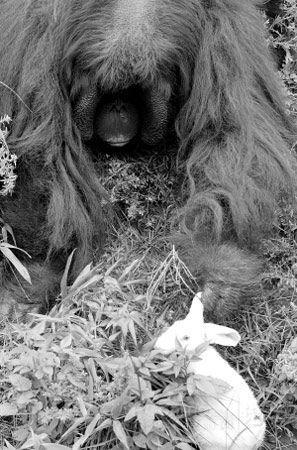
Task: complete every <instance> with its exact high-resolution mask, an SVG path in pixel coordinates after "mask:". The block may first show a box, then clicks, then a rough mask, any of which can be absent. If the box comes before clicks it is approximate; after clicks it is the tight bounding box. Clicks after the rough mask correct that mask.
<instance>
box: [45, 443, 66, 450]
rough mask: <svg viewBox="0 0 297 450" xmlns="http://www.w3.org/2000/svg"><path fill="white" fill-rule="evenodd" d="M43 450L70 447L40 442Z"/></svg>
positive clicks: (60, 449) (62, 449)
mask: <svg viewBox="0 0 297 450" xmlns="http://www.w3.org/2000/svg"><path fill="white" fill-rule="evenodd" d="M42 447H43V448H44V450H71V447H66V446H65V445H60V444H42Z"/></svg>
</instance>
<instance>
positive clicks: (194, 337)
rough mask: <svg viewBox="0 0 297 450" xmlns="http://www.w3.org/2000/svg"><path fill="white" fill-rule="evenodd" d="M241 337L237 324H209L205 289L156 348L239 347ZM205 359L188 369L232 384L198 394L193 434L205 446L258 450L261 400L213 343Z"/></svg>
mask: <svg viewBox="0 0 297 450" xmlns="http://www.w3.org/2000/svg"><path fill="white" fill-rule="evenodd" d="M239 340H240V335H239V333H238V332H237V331H235V330H233V329H232V328H228V327H224V326H221V325H215V324H213V323H204V319H203V305H202V302H201V293H199V294H197V295H196V296H195V297H194V299H193V303H192V306H191V309H190V311H189V314H188V315H187V316H186V318H185V319H184V320H178V321H176V322H175V323H174V324H173V325H172V326H171V327H170V328H169V329H168V330H166V331H165V332H164V333H163V334H162V335H161V336H160V337H159V338H158V339H157V341H156V344H155V347H156V348H157V349H160V350H162V351H164V352H172V351H174V350H175V349H176V344H177V343H179V345H181V346H182V347H183V348H185V349H186V350H189V351H192V350H195V348H196V347H198V345H200V344H202V343H204V342H209V344H220V345H224V346H235V345H237V344H238V342H239ZM200 357H201V359H199V360H198V361H192V362H191V363H190V364H189V367H188V372H189V373H190V372H191V373H194V374H196V375H199V376H201V375H202V376H207V377H211V378H214V385H215V379H217V380H222V381H224V382H225V383H227V384H228V385H229V386H230V389H228V390H227V391H225V392H224V393H223V394H221V395H219V396H218V397H214V396H211V395H206V394H205V395H203V397H202V396H199V399H198V398H197V412H198V414H197V416H194V419H193V424H192V426H193V431H194V436H195V439H196V441H197V444H198V445H199V448H200V449H201V450H206V449H207V450H251V449H258V448H259V447H260V446H261V445H262V443H263V439H264V435H265V420H264V417H263V414H262V412H261V410H260V408H259V405H258V403H257V400H256V398H255V396H254V394H253V393H252V391H251V389H250V388H249V386H248V385H247V383H246V382H245V381H244V379H243V378H242V376H241V375H239V373H238V372H236V370H234V369H233V368H232V367H231V366H230V365H229V364H228V363H227V361H225V360H224V359H223V358H222V357H221V355H220V354H219V353H218V352H217V351H216V350H215V349H214V348H213V347H212V346H211V345H209V346H208V347H207V348H206V350H205V351H204V352H203V353H202V354H201V355H200Z"/></svg>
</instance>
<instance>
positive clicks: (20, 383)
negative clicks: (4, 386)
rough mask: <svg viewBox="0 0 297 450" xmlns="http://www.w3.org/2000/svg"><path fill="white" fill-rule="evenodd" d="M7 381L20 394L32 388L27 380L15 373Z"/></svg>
mask: <svg viewBox="0 0 297 450" xmlns="http://www.w3.org/2000/svg"><path fill="white" fill-rule="evenodd" d="M8 380H9V382H10V383H11V384H12V385H13V387H15V389H16V390H17V391H20V392H25V391H29V390H30V389H31V387H32V383H31V381H30V380H29V379H28V378H26V377H23V376H22V375H19V374H17V373H15V374H11V375H9V377H8Z"/></svg>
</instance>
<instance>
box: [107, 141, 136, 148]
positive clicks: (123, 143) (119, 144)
mask: <svg viewBox="0 0 297 450" xmlns="http://www.w3.org/2000/svg"><path fill="white" fill-rule="evenodd" d="M106 142H107V143H108V145H110V146H111V147H124V146H125V145H127V144H128V143H129V142H130V139H127V140H126V141H119V142H114V141H106Z"/></svg>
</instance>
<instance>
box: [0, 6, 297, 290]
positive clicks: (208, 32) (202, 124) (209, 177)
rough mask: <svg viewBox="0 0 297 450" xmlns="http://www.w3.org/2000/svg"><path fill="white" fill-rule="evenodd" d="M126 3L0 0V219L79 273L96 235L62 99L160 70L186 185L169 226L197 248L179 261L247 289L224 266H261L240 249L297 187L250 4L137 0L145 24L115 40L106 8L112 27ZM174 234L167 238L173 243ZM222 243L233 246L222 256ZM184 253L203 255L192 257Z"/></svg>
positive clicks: (96, 200) (154, 78) (90, 188)
mask: <svg viewBox="0 0 297 450" xmlns="http://www.w3.org/2000/svg"><path fill="white" fill-rule="evenodd" d="M128 3H129V2H126V1H125V0H121V1H114V0H101V1H98V0H97V1H95V0H30V1H28V0H2V1H0V9H1V15H0V33H1V39H0V82H2V83H5V86H4V84H2V85H0V114H8V115H10V116H11V117H12V118H13V129H12V133H11V135H10V137H9V141H8V143H9V147H10V149H11V151H13V152H15V153H16V154H17V155H18V157H19V179H18V183H17V189H16V192H15V194H14V195H13V197H12V198H8V199H4V200H3V201H2V202H1V203H2V206H1V208H2V214H3V218H4V219H5V221H6V222H8V223H10V224H11V226H12V227H13V229H14V232H15V234H16V237H17V239H18V235H19V236H20V241H18V244H19V245H20V246H21V247H24V248H25V249H28V251H29V252H30V253H31V254H32V252H33V256H34V257H35V259H36V260H37V261H41V260H43V259H44V249H46V258H47V264H53V263H51V261H54V260H55V258H58V256H59V257H60V256H61V255H67V254H69V252H70V250H71V249H72V248H74V247H78V249H79V251H78V253H77V255H76V267H75V270H79V268H80V267H82V266H83V265H84V264H85V263H86V262H88V261H89V259H90V251H91V247H92V244H93V243H94V242H96V245H98V241H102V239H103V229H104V227H103V223H104V220H103V217H102V211H101V206H100V203H101V199H102V196H103V195H104V194H103V190H102V187H101V185H100V181H99V177H98V174H97V173H96V171H95V166H94V164H93V162H92V161H91V158H90V157H89V155H88V152H87V151H86V149H85V146H84V144H83V142H82V138H81V135H80V132H79V130H78V128H77V127H76V125H75V123H74V121H73V111H72V100H73V98H75V96H76V94H77V93H78V92H79V91H80V90H81V89H82V88H83V85H84V83H89V82H90V78H91V80H92V82H93V83H96V84H98V85H99V86H101V88H102V90H106V91H108V90H116V89H118V88H119V86H120V87H121V88H124V87H127V86H129V85H130V84H131V83H133V82H135V80H137V82H138V83H158V80H159V78H160V76H161V74H162V76H164V74H165V76H166V77H167V79H171V78H172V76H173V75H172V73H173V71H175V72H176V71H177V73H178V86H176V84H175V85H174V86H173V89H175V90H176V91H177V92H176V94H178V98H179V99H180V104H179V105H178V106H179V110H178V113H177V114H176V117H175V118H174V121H175V129H176V136H177V141H178V144H177V149H176V150H177V151H176V153H177V156H178V157H179V158H181V159H183V160H184V161H185V162H186V163H185V167H186V174H187V176H188V181H189V195H188V201H187V203H186V204H185V206H184V208H183V210H182V211H181V213H180V223H181V230H182V232H183V233H185V234H186V235H187V236H188V238H187V239H188V240H190V241H191V242H195V243H196V244H195V245H197V246H198V247H197V254H196V256H194V255H192V256H191V257H188V262H189V264H190V265H191V264H192V265H193V266H195V270H196V269H197V270H198V271H200V272H201V264H202V265H203V271H202V272H203V283H204V284H205V285H207V283H210V285H213V284H217V285H218V286H219V285H220V283H222V280H221V279H220V277H221V273H222V271H221V267H222V264H227V266H228V268H229V269H228V270H226V271H225V272H224V284H226V285H228V283H229V281H230V283H231V285H236V286H237V285H238V288H239V289H240V284H241V281H243V284H244V289H245V290H246V286H247V285H248V284H249V282H248V280H246V275H243V276H242V275H240V273H239V271H238V270H237V268H236V272H235V273H236V276H235V277H234V272H232V267H234V264H235V265H236V261H242V260H243V261H246V263H244V264H243V265H241V264H239V266H240V267H242V270H243V271H244V270H245V268H246V267H249V268H252V269H251V270H250V271H248V273H249V274H250V276H251V277H253V278H254V279H255V276H256V275H257V274H258V273H259V270H260V266H259V264H258V263H257V262H256V260H255V258H254V257H250V254H249V253H246V251H247V252H249V251H250V250H251V249H255V247H256V246H257V245H258V242H259V239H260V238H261V236H263V234H265V233H267V232H268V231H269V230H270V229H271V226H272V219H273V214H274V210H275V205H276V203H277V201H278V199H279V198H280V197H281V196H282V195H283V194H285V195H286V196H288V197H289V196H291V195H292V194H293V193H295V187H296V183H295V178H296V175H295V159H294V157H293V156H292V154H291V147H292V142H293V141H294V139H295V137H294V136H295V135H294V133H295V130H294V129H293V127H292V125H291V123H290V120H289V118H288V115H287V113H286V110H285V105H284V98H283V89H282V87H281V85H280V81H279V78H278V75H277V74H276V73H275V68H274V63H273V60H272V58H271V56H270V55H269V51H268V48H267V45H266V42H265V38H264V25H263V21H262V18H261V16H260V14H259V12H258V10H257V9H256V6H257V5H258V4H259V1H256V0H245V1H242V0H179V1H168V0H158V2H154V1H152V0H151V1H146V2H145V1H143V2H142V3H143V5H144V9H145V8H147V11H146V17H147V19H146V20H144V19H143V18H141V19H140V20H141V26H140V27H138V28H135V29H133V27H132V29H131V30H130V31H129V30H128V31H126V32H125V35H123V39H119V38H118V39H116V38H115V36H114V35H113V34H112V33H111V32H109V30H110V28H111V24H112V23H113V22H112V21H113V20H114V16H115V10H118V9H119V8H120V5H121V4H122V5H123V14H122V16H121V15H116V17H118V19H117V20H118V21H119V24H117V25H118V28H119V29H124V28H121V17H125V14H126V13H125V11H124V7H125V5H126V6H127V5H128ZM132 3H133V2H132ZM150 5H154V7H153V6H150ZM127 14H128V13H127ZM151 15H152V17H151ZM156 17H157V18H158V25H157V29H155V28H153V23H155V21H154V19H155V18H156ZM123 20H124V19H123ZM154 26H155V25H154ZM135 30H137V31H135ZM135 32H137V33H139V36H137V45H136V44H135V39H133V35H134V34H133V33H135ZM123 33H124V32H123ZM86 71H87V73H88V78H87V79H86V78H84V74H85V73H86ZM171 72H172V73H171ZM6 86H8V87H9V89H8V88H7V87H6ZM12 90H13V91H15V92H16V93H17V94H18V96H19V97H20V98H21V99H22V101H20V99H19V97H18V96H16V95H15V94H14V93H13V92H12ZM184 241H185V238H184V237H183V238H182V239H179V243H181V242H182V243H183V244H182V248H183V249H184V248H188V244H186V245H184ZM228 242H229V243H230V245H229V244H228ZM32 243H33V249H32ZM208 245H209V246H210V248H211V250H210V254H211V255H213V257H212V258H211V261H210V259H209V254H208V251H207V246H208ZM221 245H222V246H221ZM234 246H238V247H240V248H241V249H243V250H235V253H236V255H237V257H236V258H234V257H233V256H232V257H231V258H229V256H230V251H231V253H232V250H230V249H233V248H235V247H234ZM201 248H203V251H201ZM205 248H206V250H205ZM199 249H200V250H199ZM225 250H226V251H225ZM181 252H182V253H183V254H184V253H185V252H184V251H183V250H181ZM188 254H189V253H188ZM224 254H225V255H226V258H224V256H223V255H224ZM232 254H233V255H234V253H232ZM203 255H205V258H204V256H203ZM216 255H219V256H216ZM195 258H196V259H199V258H204V259H203V261H204V262H203V263H201V262H200V263H199V264H198V265H197V263H196V262H195ZM185 259H187V254H185ZM228 259H229V260H230V264H229V265H228ZM62 260H63V258H62ZM214 261H217V265H216V263H215V262H214ZM222 261H223V262H222ZM58 264H59V263H58V262H57V260H56V262H55V263H54V265H56V266H58ZM61 264H62V263H61ZM198 266H199V267H198ZM195 270H194V271H195ZM218 271H219V272H220V275H219V277H217V278H216V273H218ZM228 271H229V273H230V272H232V275H231V276H229V274H228ZM209 274H211V275H209ZM253 282H254V280H253ZM252 285H254V284H253V283H252Z"/></svg>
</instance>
